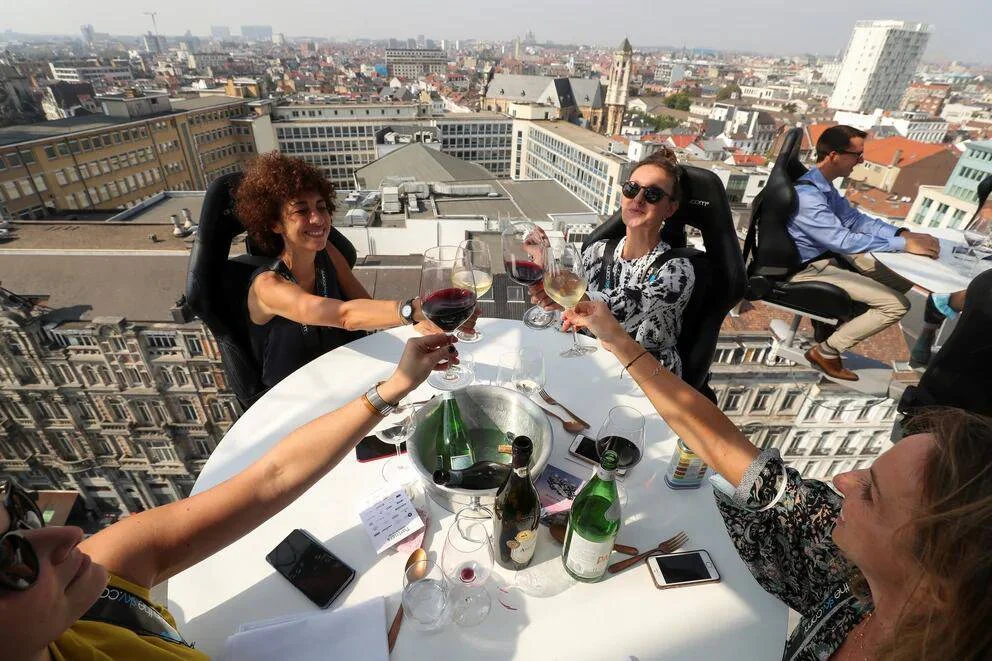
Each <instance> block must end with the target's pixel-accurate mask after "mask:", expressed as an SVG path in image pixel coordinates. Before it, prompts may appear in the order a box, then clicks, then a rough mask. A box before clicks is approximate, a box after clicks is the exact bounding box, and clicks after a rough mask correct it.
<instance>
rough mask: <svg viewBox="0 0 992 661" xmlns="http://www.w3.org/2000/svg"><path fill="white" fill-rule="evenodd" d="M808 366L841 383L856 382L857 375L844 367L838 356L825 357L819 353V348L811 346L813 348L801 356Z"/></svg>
mask: <svg viewBox="0 0 992 661" xmlns="http://www.w3.org/2000/svg"><path fill="white" fill-rule="evenodd" d="M803 357H804V358H806V360H808V361H809V364H810V365H812V366H813V367H815V368H816V369H818V370H820V371H821V372H823V373H824V374H826V375H827V376H829V377H830V378H833V379H840V380H841V381H857V380H858V375H857V374H855V373H854V372H852V371H851V370H849V369H847V368H846V367H844V363H842V362H841V360H840V356H825V355H824V354H823V353H821V352H820V347H818V346H816V345H815V344H814V345H813V348H812V349H810V350H809V351H807V352H806V353H805V354H803Z"/></svg>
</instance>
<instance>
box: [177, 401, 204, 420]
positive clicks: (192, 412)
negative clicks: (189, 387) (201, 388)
mask: <svg viewBox="0 0 992 661" xmlns="http://www.w3.org/2000/svg"><path fill="white" fill-rule="evenodd" d="M179 409H180V411H181V412H182V414H183V419H185V420H186V421H188V422H199V421H200V414H199V412H198V411H197V410H196V406H194V405H193V403H192V402H190V401H189V400H183V401H182V402H181V403H180V405H179Z"/></svg>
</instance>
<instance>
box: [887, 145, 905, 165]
mask: <svg viewBox="0 0 992 661" xmlns="http://www.w3.org/2000/svg"><path fill="white" fill-rule="evenodd" d="M901 158H902V150H901V149H897V150H896V151H895V153H893V154H892V162H891V163H889V167H895V166H897V165H899V160H900V159H901Z"/></svg>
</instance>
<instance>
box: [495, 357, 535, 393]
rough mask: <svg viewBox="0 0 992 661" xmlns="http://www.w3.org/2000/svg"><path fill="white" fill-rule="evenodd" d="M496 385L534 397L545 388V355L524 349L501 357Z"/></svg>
mask: <svg viewBox="0 0 992 661" xmlns="http://www.w3.org/2000/svg"><path fill="white" fill-rule="evenodd" d="M496 385H498V386H503V387H504V388H512V389H514V390H519V391H520V392H522V393H525V394H528V395H533V394H534V393H537V392H540V391H541V388H543V387H544V354H542V353H541V352H540V351H538V350H537V349H531V348H527V347H525V348H523V349H518V350H516V351H509V352H507V353H504V354H502V355H500V357H499V367H498V368H497V371H496Z"/></svg>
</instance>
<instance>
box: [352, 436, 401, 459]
mask: <svg viewBox="0 0 992 661" xmlns="http://www.w3.org/2000/svg"><path fill="white" fill-rule="evenodd" d="M403 452H406V441H403V442H402V443H400V453H401V454H402V453H403ZM395 456H396V446H395V445H393V444H392V443H387V442H386V441H384V440H382V439H381V438H379V437H378V436H375V435H374V434H373V435H372V436H366V437H365V438H363V439H362V440H361V441H359V442H358V445H356V446H355V457H357V458H358V461H360V462H362V463H365V462H366V461H375V460H376V459H382V458H383V457H395Z"/></svg>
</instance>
